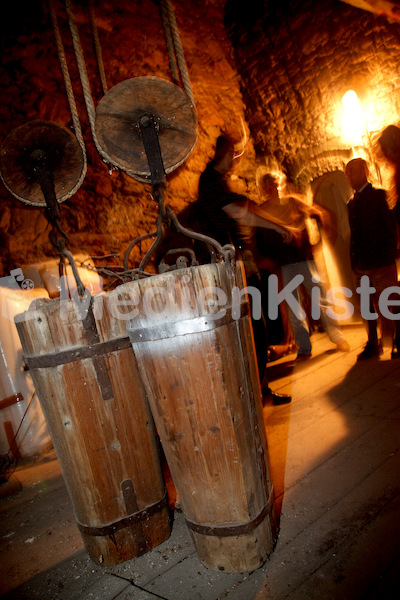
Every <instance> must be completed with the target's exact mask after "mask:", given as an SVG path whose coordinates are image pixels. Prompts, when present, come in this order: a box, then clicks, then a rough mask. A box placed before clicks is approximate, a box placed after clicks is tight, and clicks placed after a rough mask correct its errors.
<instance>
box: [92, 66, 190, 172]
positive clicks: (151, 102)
mask: <svg viewBox="0 0 400 600" xmlns="http://www.w3.org/2000/svg"><path fill="white" fill-rule="evenodd" d="M144 114H151V115H153V117H154V120H155V123H156V128H157V134H158V140H159V144H160V148H161V155H162V159H163V163H164V170H165V172H166V173H167V174H168V173H171V172H172V171H174V170H175V169H176V168H177V167H179V166H180V165H181V164H182V163H183V162H184V161H185V160H186V159H187V158H188V156H189V155H190V154H191V152H192V150H193V148H194V146H195V144H196V140H197V117H196V111H195V108H194V106H193V104H192V102H191V100H190V99H189V97H188V96H187V95H186V94H185V93H184V92H183V91H182V90H181V89H180V88H179V87H177V86H176V85H174V84H173V83H170V82H169V81H165V80H164V79H159V78H158V77H135V78H134V79H127V80H125V81H122V82H121V83H119V84H117V85H116V86H114V87H113V88H112V89H111V90H110V91H109V92H108V93H107V94H106V95H105V96H104V97H103V98H102V100H101V101H100V102H99V104H98V107H97V111H96V125H95V129H96V136H97V139H98V142H99V144H100V146H101V149H102V150H103V153H104V157H105V158H106V159H107V160H109V161H110V162H111V163H112V164H114V165H115V166H117V167H118V168H120V169H122V170H124V171H127V172H128V173H129V175H132V177H134V178H135V179H138V180H139V181H149V179H150V169H149V165H148V161H147V156H146V152H145V149H144V145H143V142H142V137H141V133H140V127H139V119H140V117H141V116H142V115H144Z"/></svg>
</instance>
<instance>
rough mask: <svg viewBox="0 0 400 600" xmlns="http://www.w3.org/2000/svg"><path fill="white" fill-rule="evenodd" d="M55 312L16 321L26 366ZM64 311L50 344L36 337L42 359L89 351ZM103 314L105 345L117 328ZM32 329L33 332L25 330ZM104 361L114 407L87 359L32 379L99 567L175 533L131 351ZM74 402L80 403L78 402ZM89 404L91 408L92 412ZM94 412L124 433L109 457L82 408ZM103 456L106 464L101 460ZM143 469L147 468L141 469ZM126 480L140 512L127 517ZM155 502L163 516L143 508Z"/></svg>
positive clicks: (45, 309)
mask: <svg viewBox="0 0 400 600" xmlns="http://www.w3.org/2000/svg"><path fill="white" fill-rule="evenodd" d="M104 296H105V298H103V299H102V303H103V304H105V305H106V304H107V298H106V295H104ZM64 306H65V305H64ZM57 312H59V302H58V301H52V303H51V304H49V303H46V305H44V306H41V307H40V308H38V309H35V310H34V311H31V312H29V311H28V312H27V313H23V314H22V315H19V316H18V317H17V318H16V325H17V329H18V333H19V335H20V338H21V343H22V346H23V349H24V356H25V357H27V358H28V362H29V356H33V355H35V354H36V352H35V343H34V336H32V331H35V321H37V320H38V319H41V324H43V323H44V324H46V323H47V324H48V323H49V322H50V323H51V320H52V318H53V319H54V313H57ZM67 312H68V318H67V323H66V324H65V323H64V326H63V327H62V328H59V327H58V325H59V324H58V325H57V326H56V327H53V328H52V327H49V329H52V335H51V342H49V339H48V337H47V335H46V332H43V331H42V332H41V334H38V340H39V339H40V340H41V343H40V345H39V346H40V350H39V352H38V353H39V354H41V355H45V354H49V353H51V351H52V350H53V351H54V352H57V350H60V349H62V348H65V347H66V345H68V346H69V345H72V346H79V345H82V344H83V345H84V344H85V339H84V334H83V329H82V327H81V325H80V323H79V322H78V320H77V319H76V315H75V311H74V310H72V302H70V301H68V311H67ZM105 315H106V317H105V320H104V319H103V323H102V328H101V332H100V336H101V338H102V341H105V340H106V339H107V330H108V329H112V322H111V327H110V328H109V327H108V325H107V322H106V321H107V311H105ZM108 318H111V320H112V315H109V314H108ZM27 323H29V324H30V327H29V326H28V327H27ZM42 329H43V327H42ZM47 333H48V332H47ZM43 334H44V335H43ZM111 336H112V334H111ZM125 336H126V332H125ZM46 338H47V342H48V343H46ZM38 340H37V341H38ZM105 360H106V362H107V371H108V373H109V374H110V378H111V381H112V385H113V389H114V390H115V391H116V393H115V398H114V399H113V400H112V401H106V402H105V401H104V400H103V399H102V397H101V391H100V389H99V386H98V385H97V384H96V372H95V369H94V365H93V361H92V359H90V358H89V359H83V360H78V361H74V362H71V363H67V364H65V365H63V364H60V365H58V366H52V367H47V368H36V369H32V370H31V375H32V378H33V381H34V383H35V386H36V389H37V391H38V395H39V399H40V401H41V405H42V408H43V412H44V414H45V416H46V420H47V423H48V426H49V431H50V433H51V436H52V439H53V444H54V447H55V450H56V455H57V458H58V460H59V462H60V465H61V468H62V472H63V475H64V478H65V482H66V485H67V488H68V491H69V494H70V497H71V500H72V504H73V509H74V515H75V520H76V523H77V525H78V527H79V529H80V533H81V536H82V538H83V541H84V543H85V547H86V549H87V551H88V553H89V555H90V557H91V558H92V560H93V561H94V562H95V563H96V564H101V565H103V566H108V565H114V564H117V563H119V562H124V561H125V560H129V559H131V558H133V557H135V556H140V555H142V554H144V553H145V552H147V551H148V550H150V549H152V548H153V547H155V546H157V545H158V544H160V543H161V542H163V541H165V540H166V539H167V538H168V537H169V535H170V531H171V529H170V521H169V514H168V506H167V502H166V497H165V487H164V482H163V477H162V472H161V466H160V462H159V454H158V446H157V440H156V434H155V428H154V422H153V419H152V416H151V413H150V410H149V407H148V405H147V402H146V399H145V395H144V392H143V388H142V386H141V382H140V377H139V375H138V372H137V365H136V361H135V357H134V355H133V352H132V349H131V348H127V349H124V350H121V351H118V352H113V353H110V354H108V355H107V356H106V357H105ZM79 380H80V381H81V382H84V383H85V387H86V390H85V396H84V399H82V397H81V395H80V394H79V390H78V389H77V388H78V387H79V386H78V384H77V382H78V381H79ZM135 388H136V389H139V392H138V393H137V395H136V396H135V397H133V396H132V393H131V390H132V389H135ZM62 390H65V394H64V397H63V400H62V401H61V402H60V393H61V391H62ZM74 394H75V397H74ZM76 395H78V396H79V397H80V400H79V399H78V400H79V401H77V399H76ZM127 396H128V397H130V398H131V400H133V403H132V406H130V407H128V406H127V405H126V403H124V402H123V399H124V398H126V397H127ZM71 398H72V400H71ZM85 402H86V406H85ZM88 403H89V404H92V406H88V405H87V404H88ZM112 404H114V410H112V406H111V405H112ZM93 407H98V408H101V409H102V410H101V411H100V412H99V415H98V417H99V418H100V419H103V429H104V430H107V428H108V429H110V428H111V423H114V425H116V429H117V431H118V432H120V433H119V434H118V435H117V436H115V439H114V440H112V442H111V443H110V445H109V446H110V447H109V448H108V449H107V451H106V452H105V453H104V451H102V448H101V447H100V446H99V444H100V445H101V440H102V439H103V438H102V436H101V435H95V436H93V435H92V434H93V432H92V431H91V428H90V427H89V426H88V424H87V422H86V420H85V418H84V415H85V413H84V410H85V408H86V412H88V411H87V409H88V408H89V409H90V410H91V409H92V408H93ZM90 410H89V412H90ZM68 417H69V422H70V428H72V429H74V428H75V432H76V431H77V430H78V429H79V430H80V431H81V434H80V435H78V434H77V433H75V435H74V431H71V434H70V435H69V436H68V433H65V427H66V425H65V423H66V418H68ZM107 420H108V421H109V424H110V426H109V427H108V425H107ZM104 423H105V425H104ZM129 425H130V426H131V428H130V430H129ZM85 428H86V429H85ZM100 429H101V428H100V427H97V429H95V433H96V434H99V433H100ZM103 433H104V432H103ZM104 435H105V436H106V437H107V435H108V439H109V441H110V439H111V437H110V432H108V434H106V433H104ZM111 435H112V434H111ZM82 441H84V443H83V448H79V445H80V444H82ZM139 441H140V444H139ZM113 444H114V447H113ZM118 444H120V446H121V450H120V451H118ZM130 448H135V453H133V452H132V451H130ZM101 452H102V454H101V458H102V460H101V461H99V455H100V453H101ZM121 452H123V454H122V459H123V460H121ZM143 465H146V466H147V467H148V468H145V469H144V468H143ZM142 474H143V476H142ZM145 477H146V479H145ZM82 480H83V481H84V483H83V484H82ZM126 480H128V481H129V480H131V481H133V484H132V486H133V489H134V495H136V498H135V500H136V503H137V506H135V505H134V503H132V502H131V503H130V510H129V511H128V505H127V503H126V501H124V499H123V493H122V490H121V489H120V488H118V485H119V484H122V482H124V481H126ZM109 490H113V492H112V493H111V492H110V491H109ZM112 494H114V501H113V502H110V496H111V495H112ZM131 496H132V494H131ZM162 501H163V502H162ZM155 502H160V506H159V507H158V510H157V511H156V512H153V513H151V512H150V514H146V512H145V509H146V508H149V507H150V508H151V506H152V505H153V504H154V503H155ZM140 511H144V512H141V513H140V519H139V520H136V521H133V522H129V523H127V524H126V525H125V526H124V527H118V525H119V521H120V520H121V519H122V518H124V517H128V516H132V515H134V514H135V513H137V512H140ZM111 525H115V526H116V528H115V531H113V532H110V533H107V534H106V535H101V533H102V529H104V528H105V527H107V526H111ZM96 530H97V531H96Z"/></svg>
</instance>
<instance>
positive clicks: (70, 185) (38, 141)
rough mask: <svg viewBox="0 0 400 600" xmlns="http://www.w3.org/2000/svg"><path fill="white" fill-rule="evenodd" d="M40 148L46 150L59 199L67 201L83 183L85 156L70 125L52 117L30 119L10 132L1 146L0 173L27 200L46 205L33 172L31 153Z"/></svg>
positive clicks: (7, 186)
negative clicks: (51, 118) (66, 125)
mask: <svg viewBox="0 0 400 600" xmlns="http://www.w3.org/2000/svg"><path fill="white" fill-rule="evenodd" d="M37 150H42V151H43V152H44V153H45V154H46V158H47V164H48V166H49V169H50V172H51V174H52V176H53V179H54V191H55V195H56V198H57V201H58V202H64V201H65V200H67V199H68V198H70V197H71V196H72V195H73V194H74V193H75V192H76V190H77V189H78V187H79V185H80V184H81V183H82V181H80V179H81V178H82V180H83V175H84V173H83V170H84V157H83V152H82V149H81V147H80V146H79V143H78V141H77V139H76V138H75V136H74V135H73V134H72V133H71V132H70V131H69V129H67V128H66V127H62V126H61V125H57V124H56V123H53V122H51V121H41V120H37V121H30V122H29V123H26V124H25V125H21V126H20V127H17V128H16V129H14V130H13V131H12V132H11V133H10V134H9V135H8V136H7V138H6V139H5V141H4V143H3V145H2V146H1V148H0V175H1V178H2V180H3V182H4V185H5V186H6V188H7V189H8V191H9V192H11V194H12V195H13V196H15V197H16V198H18V200H21V201H22V202H24V203H26V204H32V205H33V206H46V200H45V198H44V196H43V192H42V188H41V186H40V183H39V182H38V181H37V180H36V178H35V176H34V173H33V163H32V154H33V153H34V152H35V151H37ZM78 184H79V185H78Z"/></svg>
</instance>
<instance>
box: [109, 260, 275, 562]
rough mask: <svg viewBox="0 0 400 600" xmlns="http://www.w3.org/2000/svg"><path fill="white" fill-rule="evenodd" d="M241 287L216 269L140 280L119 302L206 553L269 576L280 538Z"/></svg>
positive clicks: (120, 293) (225, 269) (190, 520)
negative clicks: (237, 295) (265, 567)
mask: <svg viewBox="0 0 400 600" xmlns="http://www.w3.org/2000/svg"><path fill="white" fill-rule="evenodd" d="M238 275H239V276H238ZM236 284H237V286H236ZM235 287H238V288H239V289H240V288H241V287H242V282H241V271H240V272H239V273H238V272H234V271H233V268H232V267H231V266H230V265H225V264H210V265H202V266H199V267H190V268H186V269H179V270H175V271H170V272H167V273H163V274H162V275H156V276H153V277H150V278H147V279H141V280H138V281H133V282H131V283H127V284H124V285H123V286H120V287H119V288H118V289H116V290H114V298H112V297H111V296H110V303H112V302H113V301H114V302H115V304H116V305H117V304H118V303H121V304H122V303H123V304H124V306H123V308H124V318H127V319H129V321H128V326H127V329H128V332H129V337H130V339H131V342H132V347H133V349H134V353H135V356H136V360H137V363H138V366H139V370H140V373H141V377H142V381H143V383H144V386H145V389H146V392H147V395H148V398H149V403H150V406H151V410H152V413H153V416H154V419H155V422H156V427H157V431H158V434H159V436H160V439H161V442H162V444H163V448H164V452H165V455H166V457H167V461H168V465H169V468H170V471H171V474H172V478H173V481H174V484H175V487H176V488H177V492H178V496H179V498H180V501H181V504H182V509H183V512H184V515H185V518H186V522H187V525H188V527H189V529H190V531H191V533H192V536H193V539H194V543H195V546H196V549H197V553H198V555H199V557H200V559H201V561H202V562H203V564H204V565H205V566H207V567H209V568H211V569H213V570H216V571H226V572H231V573H236V572H251V571H253V570H255V569H257V568H259V567H260V566H261V565H262V564H263V563H264V562H265V560H266V559H267V557H268V556H269V554H270V553H271V552H272V550H273V547H274V542H275V538H276V526H275V519H274V515H273V489H272V485H271V482H270V477H269V468H268V456H267V443H266V437H265V429H264V424H263V419H262V403H261V393H260V386H259V380H258V372H257V366H256V361H255V356H254V343H253V337H252V330H251V322H250V316H249V314H248V310H247V309H248V303H247V300H246V298H245V297H242V301H241V302H239V303H238V302H235V301H233V300H234V299H233V300H232V291H233V288H235ZM225 300H226V302H225Z"/></svg>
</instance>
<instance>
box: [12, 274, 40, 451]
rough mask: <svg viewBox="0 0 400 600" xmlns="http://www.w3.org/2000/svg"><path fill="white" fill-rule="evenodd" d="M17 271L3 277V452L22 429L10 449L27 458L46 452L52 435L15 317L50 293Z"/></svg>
mask: <svg viewBox="0 0 400 600" xmlns="http://www.w3.org/2000/svg"><path fill="white" fill-rule="evenodd" d="M14 274H15V276H9V277H3V278H0V454H1V455H2V456H3V455H5V454H7V453H8V451H9V449H10V445H11V443H12V441H13V439H14V436H15V434H17V431H18V428H19V431H18V434H17V435H16V438H15V441H14V444H13V445H12V446H11V450H12V452H13V454H14V455H15V456H16V457H17V458H19V457H23V458H25V457H33V456H36V455H38V454H40V453H41V452H43V451H44V450H45V449H46V448H47V447H48V446H49V445H50V444H51V438H50V435H49V432H48V429H47V424H46V421H45V418H44V415H43V412H42V409H41V406H40V403H39V399H38V397H37V395H36V394H35V387H34V385H33V381H32V378H31V376H30V374H29V371H26V370H25V368H24V361H23V356H22V347H21V342H20V340H19V336H18V333H17V328H16V326H15V323H14V317H15V315H17V314H20V313H22V312H24V311H26V310H27V309H28V307H29V305H30V304H31V302H32V301H33V300H34V299H35V298H43V297H45V298H48V293H47V291H46V290H45V289H44V288H39V287H33V289H29V288H30V285H31V284H30V282H29V280H27V279H25V278H24V276H23V273H22V270H16V271H15V272H14ZM17 279H19V280H20V281H18V280H17ZM21 284H22V286H23V287H20V285H21ZM24 287H26V288H27V289H23V288H24ZM32 398H33V400H32ZM31 400H32V403H31V405H30V406H29V409H28V410H27V408H28V405H29V403H30V401H31ZM25 413H26V414H25Z"/></svg>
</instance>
